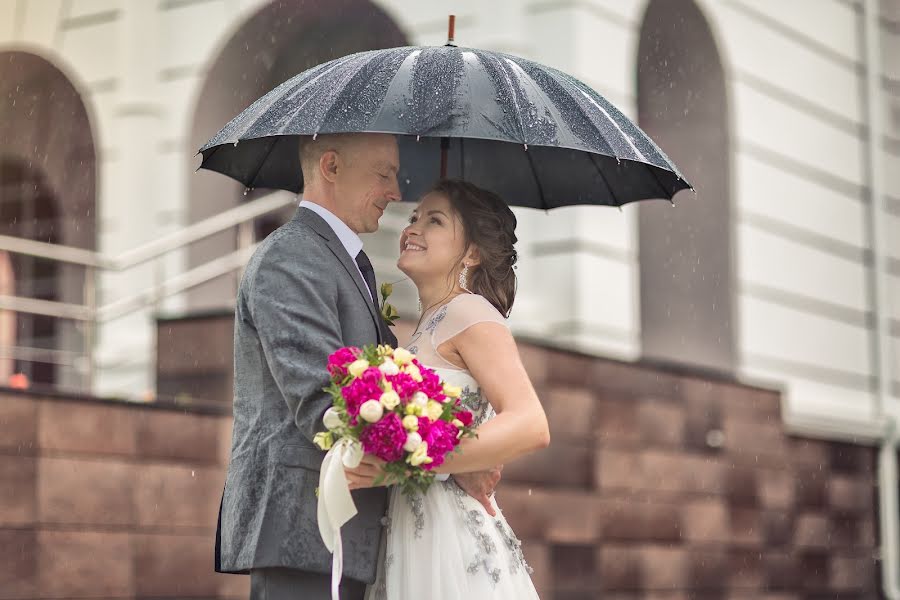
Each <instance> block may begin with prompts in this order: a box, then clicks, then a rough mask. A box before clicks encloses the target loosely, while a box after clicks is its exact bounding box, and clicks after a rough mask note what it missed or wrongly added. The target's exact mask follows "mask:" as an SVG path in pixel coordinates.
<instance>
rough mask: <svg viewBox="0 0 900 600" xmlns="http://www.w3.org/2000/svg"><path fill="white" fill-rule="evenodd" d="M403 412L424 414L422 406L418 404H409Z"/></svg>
mask: <svg viewBox="0 0 900 600" xmlns="http://www.w3.org/2000/svg"><path fill="white" fill-rule="evenodd" d="M403 412H405V413H406V414H407V415H413V416H419V415H421V414H422V407H421V406H419V405H418V404H407V405H406V409H405V410H404V411H403Z"/></svg>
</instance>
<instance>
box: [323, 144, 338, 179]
mask: <svg viewBox="0 0 900 600" xmlns="http://www.w3.org/2000/svg"><path fill="white" fill-rule="evenodd" d="M339 163H340V157H339V156H338V153H337V150H328V151H327V152H323V153H322V156H320V157H319V174H320V175H321V176H322V178H323V179H324V180H325V181H328V182H331V183H334V180H335V179H336V178H337V172H338V166H339Z"/></svg>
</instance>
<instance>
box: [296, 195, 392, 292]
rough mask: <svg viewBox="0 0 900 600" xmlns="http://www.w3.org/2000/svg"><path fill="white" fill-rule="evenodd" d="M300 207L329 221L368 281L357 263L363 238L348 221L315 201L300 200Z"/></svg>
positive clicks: (357, 269)
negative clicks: (344, 220)
mask: <svg viewBox="0 0 900 600" xmlns="http://www.w3.org/2000/svg"><path fill="white" fill-rule="evenodd" d="M300 208H308V209H309V210H311V211H313V212H314V213H316V214H317V215H319V216H320V217H322V218H323V219H325V222H326V223H328V226H329V227H331V230H332V231H334V233H335V235H336V236H338V239H339V240H340V241H341V244H342V245H343V246H344V249H345V250H346V251H347V254H349V255H350V258H352V259H353V264H354V265H356V272H357V273H359V278H360V279H362V280H363V282H365V281H366V278H365V277H363V274H362V271H360V270H359V265H358V264H356V255H357V254H359V253H360V251H361V250H362V249H363V243H362V240H361V239H359V236H358V235H357V234H356V232H355V231H353V230H352V229H350V228H349V227H348V226H347V224H346V223H344V222H343V221H341V220H340V219H339V218H337V217H336V216H335V215H334V213H333V212H331V211H330V210H328V209H327V208H325V207H323V206H320V205H318V204H316V203H315V202H310V201H309V200H303V201H301V202H300ZM366 289H367V290H368V289H369V286H368V285H366ZM369 297H370V298H371V297H372V290H369ZM374 301H375V298H372V302H374Z"/></svg>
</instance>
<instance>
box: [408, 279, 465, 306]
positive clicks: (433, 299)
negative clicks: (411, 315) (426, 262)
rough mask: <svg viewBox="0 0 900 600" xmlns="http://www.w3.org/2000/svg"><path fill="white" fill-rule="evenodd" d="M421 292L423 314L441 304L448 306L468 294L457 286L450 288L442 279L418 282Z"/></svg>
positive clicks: (420, 299) (417, 285)
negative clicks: (459, 296)
mask: <svg viewBox="0 0 900 600" xmlns="http://www.w3.org/2000/svg"><path fill="white" fill-rule="evenodd" d="M415 284H416V288H418V290H419V301H420V302H421V303H422V314H424V313H426V312H427V311H428V310H430V309H432V308H434V307H435V306H438V305H440V304H446V303H447V302H449V301H450V300H452V299H453V298H455V297H456V296H458V295H460V294H465V293H466V292H465V291H464V290H463V289H462V288H460V287H459V286H457V285H454V286H453V287H450V285H449V284H448V282H447V280H446V279H444V278H441V279H439V280H433V281H416V282H415Z"/></svg>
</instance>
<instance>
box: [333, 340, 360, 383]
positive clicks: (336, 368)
mask: <svg viewBox="0 0 900 600" xmlns="http://www.w3.org/2000/svg"><path fill="white" fill-rule="evenodd" d="M360 352H361V351H360V349H359V348H357V347H355V346H347V347H346V348H341V349H340V350H338V351H336V352H334V353H333V354H332V355H331V356H329V357H328V372H329V373H330V374H331V376H332V377H333V378H335V379H337V380H338V381H340V380H341V379H343V378H344V377H346V376H347V365H349V364H350V363H352V362H353V361H354V360H356V359H357V358H359V355H360Z"/></svg>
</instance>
